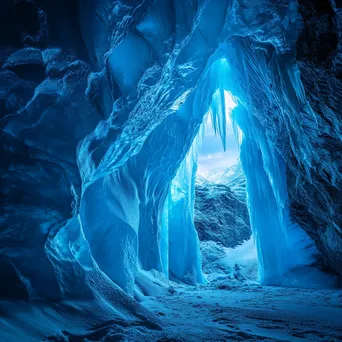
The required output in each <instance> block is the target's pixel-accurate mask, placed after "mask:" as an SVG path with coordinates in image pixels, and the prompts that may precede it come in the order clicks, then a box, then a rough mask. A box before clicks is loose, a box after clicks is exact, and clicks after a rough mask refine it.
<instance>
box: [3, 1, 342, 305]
mask: <svg viewBox="0 0 342 342" xmlns="http://www.w3.org/2000/svg"><path fill="white" fill-rule="evenodd" d="M37 3H38V4H39V5H37V6H36V5H32V4H31V2H30V3H29V4H28V6H31V5H32V8H31V10H32V18H31V16H30V18H29V19H34V20H36V22H34V23H33V24H32V25H31V26H30V27H28V31H27V32H26V31H25V32H26V33H27V35H25V37H24V38H25V42H24V43H23V42H22V41H21V37H19V36H16V34H17V33H16V32H13V37H12V36H11V35H8V37H7V38H6V39H7V40H8V41H9V44H10V49H5V50H6V52H5V54H4V55H3V57H2V59H1V77H2V79H3V80H4V82H3V84H4V87H2V86H3V84H2V85H1V94H0V95H1V110H2V111H3V112H4V117H3V119H2V121H1V122H2V125H3V126H2V131H1V139H2V142H3V144H2V149H3V150H2V152H3V153H2V156H3V159H4V167H3V169H2V174H1V176H2V178H3V180H4V182H3V194H4V195H5V196H4V203H3V206H2V208H3V209H4V210H3V212H1V224H2V234H1V237H0V239H1V257H2V259H1V261H0V262H1V265H0V266H1V268H4V269H5V270H6V272H5V273H4V275H1V276H2V277H4V278H5V279H6V277H7V275H9V276H10V277H11V284H13V285H16V286H11V287H13V293H11V296H13V297H20V298H22V297H25V298H27V299H29V300H32V299H37V298H58V299H60V298H68V297H77V296H79V297H89V296H93V297H94V296H95V297H96V298H99V297H101V298H106V300H110V301H111V302H112V303H114V304H115V305H116V306H119V304H118V301H117V298H118V297H119V298H120V305H121V307H124V306H125V304H127V303H128V302H129V303H130V305H131V304H132V301H128V299H127V296H126V295H124V294H123V291H122V289H123V290H124V291H126V293H129V294H130V295H132V294H133V291H134V284H135V280H136V275H137V273H138V272H139V269H145V270H149V269H156V270H157V271H160V272H164V273H165V274H166V275H168V274H171V273H173V274H174V275H175V276H177V277H178V278H180V279H182V280H183V281H188V280H189V279H190V278H191V279H192V281H201V280H202V279H201V278H202V277H201V272H200V270H199V266H198V265H199V263H198V253H197V252H196V250H197V249H196V248H194V246H196V241H195V238H194V236H193V235H192V236H191V238H189V239H187V240H186V241H185V240H183V241H182V243H183V246H182V250H183V251H185V250H187V253H184V255H187V256H186V258H187V259H186V260H187V264H186V267H184V268H182V267H179V266H180V265H179V263H178V262H179V260H177V259H174V258H173V257H172V253H173V252H172V251H171V250H172V248H173V247H172V248H171V250H170V249H169V246H170V243H169V241H168V240H167V236H169V235H168V234H165V231H166V229H164V228H163V227H166V224H165V222H166V221H167V215H164V213H165V207H166V205H165V201H166V198H168V194H169V189H170V184H171V181H172V179H174V177H175V176H176V174H177V170H178V169H179V168H180V166H181V164H182V161H183V160H184V158H185V156H186V154H187V153H188V151H189V149H190V147H191V145H192V143H193V140H194V138H195V136H196V135H197V133H198V130H199V127H200V125H201V122H202V119H203V115H204V114H205V113H206V112H207V110H208V108H209V107H210V105H211V101H212V94H213V93H214V92H215V91H216V90H217V89H219V90H220V92H222V91H224V90H225V89H229V90H231V91H232V92H233V93H234V94H236V96H237V97H238V98H239V99H240V101H241V106H240V105H239V108H241V111H240V112H239V115H237V116H236V122H237V123H238V125H239V126H241V129H242V131H243V132H244V138H245V141H244V143H243V146H242V149H243V150H244V151H249V152H250V153H249V154H248V155H247V154H246V158H245V160H246V162H245V165H246V167H248V163H252V165H253V167H254V165H255V166H256V170H257V171H258V178H257V179H254V178H253V177H254V176H255V175H254V174H252V175H251V178H250V180H251V181H250V184H252V185H250V191H251V194H253V196H254V197H253V196H252V198H251V201H253V198H254V199H255V198H260V197H262V196H266V194H267V196H268V197H269V198H270V202H269V206H270V208H275V209H274V211H275V212H276V213H277V215H276V217H275V218H274V220H276V221H275V222H274V224H278V223H279V226H278V227H279V229H277V230H275V231H274V232H273V233H275V234H277V235H276V236H277V239H278V240H281V241H280V242H281V248H280V249H279V250H275V251H274V252H275V253H276V256H277V257H276V258H275V260H276V261H275V263H274V264H273V263H269V257H270V255H271V254H270V253H268V254H265V255H264V256H263V257H264V260H263V265H264V266H263V267H264V269H265V271H264V272H263V273H262V272H261V273H262V274H263V276H264V279H265V281H267V282H268V281H272V282H277V283H278V282H279V281H281V279H280V278H282V276H283V273H284V272H286V270H287V268H288V267H290V266H291V265H295V264H297V263H298V262H299V260H300V259H298V260H295V262H293V261H291V262H290V264H291V265H283V266H281V267H280V266H279V265H278V264H279V263H281V262H284V260H283V257H284V256H286V255H288V254H287V251H288V250H289V249H290V251H291V248H292V247H291V246H292V245H293V244H291V243H290V242H289V243H285V236H286V237H287V240H286V241H291V239H292V238H290V237H291V236H292V237H293V238H294V237H296V236H297V237H298V236H299V235H298V234H297V233H295V234H292V233H290V231H293V232H298V231H299V230H298V226H296V225H295V224H294V225H290V224H288V222H291V221H292V219H288V210H287V209H286V208H288V207H289V205H288V199H290V207H291V208H290V209H291V218H292V217H293V218H294V219H295V220H294V221H297V222H299V223H300V224H301V226H302V227H303V228H305V230H306V231H307V232H308V233H309V234H310V237H311V238H312V239H314V240H315V242H316V244H317V246H318V248H319V250H320V251H321V252H322V253H323V255H324V257H325V260H326V262H327V263H328V264H329V265H330V267H331V268H332V269H333V270H335V271H336V272H340V273H341V272H342V271H341V262H340V261H341V255H342V252H341V247H340V246H341V234H340V230H339V228H338V227H339V226H340V225H339V222H340V217H341V215H340V211H339V210H338V209H339V205H340V203H339V201H338V200H335V198H334V196H333V195H331V194H340V192H339V191H340V190H339V189H340V182H341V181H340V173H339V172H338V167H339V165H338V163H336V162H335V161H334V154H333V152H332V150H334V148H331V147H330V143H331V141H332V143H333V146H340V145H339V143H338V141H340V138H339V137H340V133H339V131H338V129H337V128H338V122H339V121H338V117H337V116H336V112H338V110H336V109H334V108H333V109H331V108H329V107H327V106H326V105H322V108H319V106H317V105H316V108H315V111H314V110H313V109H312V108H311V106H310V104H309V102H308V100H307V98H306V95H307V94H306V92H305V90H307V89H304V87H303V84H302V80H301V77H300V72H299V71H300V68H299V67H298V65H297V62H296V56H295V55H296V53H295V52H296V43H297V42H299V43H301V42H300V39H299V35H300V32H301V31H302V29H303V20H302V18H301V17H300V15H299V11H298V2H297V1H295V0H284V1H280V2H274V1H269V0H262V1H252V0H250V1H248V6H247V8H246V5H245V2H243V1H237V0H236V1H221V0H206V1H202V0H198V1H186V2H184V1H180V0H172V1H171V0H167V1H148V0H146V1H125V0H123V1H111V0H100V1H91V0H82V1H81V0H80V1H75V0H74V1H72V0H70V1H62V3H63V5H64V6H61V8H60V9H59V11H57V9H56V7H58V6H57V5H56V4H54V2H37ZM304 5H305V4H304ZM40 7H41V8H40ZM56 11H57V12H56ZM56 13H58V15H56ZM66 13H67V14H68V15H64V14H66ZM59 18H63V19H62V20H63V25H60V22H59V21H58V19H59ZM47 19H48V20H47ZM309 19H310V20H311V18H309ZM313 19H315V18H313ZM313 21H314V20H313ZM209 23H210V24H209ZM20 25H22V23H21V24H20ZM307 25H309V26H310V23H308V22H307ZM8 26H10V25H8ZM323 26H324V27H322V29H327V28H329V27H330V26H329V25H323ZM20 27H21V26H20ZM31 31H32V32H31ZM308 31H309V32H310V30H308ZM48 32H49V34H48ZM12 38H13V39H14V40H13V41H11V39H12ZM336 39H337V38H336ZM308 48H310V47H308ZM313 50H315V49H313ZM329 51H334V47H333V46H332V48H331V49H330V50H329ZM313 52H315V51H313ZM318 52H319V53H318V56H316V57H317V59H319V60H320V58H321V55H320V52H321V51H318ZM133 56H139V58H133ZM222 58H226V60H227V61H228V64H227V65H225V66H224V65H223V66H222V65H221V66H222V67H224V68H231V69H232V71H231V72H230V73H229V74H228V76H227V77H222V68H221V67H220V68H218V65H219V64H217V63H216V62H217V61H221V60H222ZM332 64H333V63H332ZM313 65H314V64H313ZM311 69H314V67H312V66H311V64H310V65H309V70H311ZM37 70H38V72H37ZM228 71H229V70H228ZM315 72H316V71H315ZM307 74H309V76H307V78H308V79H310V72H308V73H307ZM233 81H234V82H233ZM318 95H320V94H318ZM221 98H222V96H221ZM310 98H311V103H314V100H313V99H315V98H316V96H315V94H312V95H311V96H310ZM318 98H319V96H318ZM323 100H324V98H323ZM322 102H324V101H322ZM333 104H334V106H336V108H338V104H339V101H338V100H336V98H335V100H334V103H333ZM223 106H224V104H221V105H220V106H218V107H217V110H220V108H223ZM243 108H244V109H243ZM334 110H335V111H334ZM316 111H319V115H318V114H317V113H316ZM215 115H216V114H215ZM217 117H220V118H221V120H219V121H218V122H217V127H218V130H219V131H220V132H221V134H224V118H223V117H222V116H220V115H219V114H218V115H217ZM322 118H323V119H322ZM326 121H327V122H329V123H331V124H329V125H326ZM336 123H337V124H336ZM331 127H333V128H331ZM322 132H323V133H322ZM330 137H333V139H330ZM327 142H329V143H327ZM327 145H328V147H327ZM317 146H318V147H317ZM322 156H323V157H324V158H323V159H324V160H325V163H324V165H321V159H322V158H321V157H322ZM250 158H254V159H253V162H252V161H251V159H250ZM246 172H247V173H248V170H247V171H246ZM285 175H286V177H287V179H286V182H285V179H284V177H285ZM253 179H254V180H253ZM260 183H262V184H265V187H264V188H263V189H261V190H262V191H259V188H260V186H259V187H258V185H260ZM253 184H254V185H253ZM286 184H287V190H288V196H287V194H286ZM302 184H304V185H303V186H302ZM38 185H39V186H38ZM314 197H317V198H318V199H317V200H313V199H312V198H314ZM335 197H337V196H335ZM307 203H310V206H308V205H307ZM169 204H170V203H169ZM261 209H262V210H265V208H261ZM270 210H271V209H269V210H268V212H269V211H270ZM336 213H337V214H336ZM171 214H172V213H171ZM302 214H303V215H302ZM335 214H336V217H335ZM171 216H172V215H171ZM187 217H188V218H189V219H190V218H191V214H189V215H188V216H187ZM302 217H305V219H302ZM188 218H187V222H189V220H188ZM307 218H308V219H307ZM169 222H170V217H169ZM255 222H256V227H257V226H258V222H260V215H255ZM271 225H273V223H272V222H269V226H271ZM187 226H188V227H189V234H191V233H190V232H191V229H190V228H191V225H187ZM285 226H286V229H285ZM316 226H317V227H318V228H316ZM169 228H170V227H169ZM292 228H293V229H292ZM258 230H259V228H258ZM262 232H263V231H261V233H260V238H262ZM169 233H170V232H169ZM189 236H190V235H189ZM283 237H284V240H283ZM265 241H266V240H265ZM273 241H275V238H274V239H273ZM305 241H308V240H307V239H306V238H305ZM260 245H261V243H260ZM267 245H269V244H267ZM304 245H305V244H304V243H303V244H299V246H304ZM289 246H290V247H289ZM188 247H189V248H188ZM187 248H188V249H187ZM273 248H274V246H273ZM262 249H263V250H264V251H271V249H267V248H262ZM189 255H190V256H189ZM170 256H171V259H172V260H173V261H171V263H170V262H169V261H170ZM299 256H303V255H302V254H301V253H299V254H298V257H299ZM37 260H39V263H37ZM302 260H304V261H305V262H306V260H308V259H307V258H306V256H305V255H304V256H303V259H302ZM174 261H175V263H173V262H174ZM182 261H183V259H182ZM171 264H173V266H171ZM273 266H274V267H273ZM278 266H279V267H278ZM269 267H272V270H277V272H275V273H274V274H271V273H272V272H273V271H272V272H271V273H268V271H267V270H270V268H269ZM291 267H292V266H291ZM278 271H279V272H278ZM269 274H271V275H270V276H269ZM3 282H4V281H3ZM120 288H121V289H120ZM24 289H25V290H24ZM118 294H120V295H118ZM6 295H7V294H6ZM113 298H114V299H115V300H116V301H115V300H114V299H113ZM127 301H128V302H127ZM132 305H133V304H132Z"/></svg>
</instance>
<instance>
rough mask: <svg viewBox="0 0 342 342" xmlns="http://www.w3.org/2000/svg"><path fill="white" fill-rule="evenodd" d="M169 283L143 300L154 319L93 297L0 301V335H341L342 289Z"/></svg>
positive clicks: (12, 341)
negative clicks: (130, 315)
mask: <svg viewBox="0 0 342 342" xmlns="http://www.w3.org/2000/svg"><path fill="white" fill-rule="evenodd" d="M172 289H174V291H170V290H169V291H168V292H167V293H165V294H163V295H160V296H156V297H152V296H150V297H145V300H144V301H143V302H142V304H143V305H144V306H145V307H146V308H147V309H149V310H151V311H152V312H153V313H155V315H156V316H158V317H159V320H158V319H157V320H156V321H159V322H158V323H159V325H155V324H151V322H150V321H146V320H145V319H139V318H137V319H136V320H133V321H132V320H131V321H128V320H127V319H122V318H121V319H120V318H115V315H113V313H111V312H110V311H111V310H107V312H105V311H103V308H102V309H101V310H99V309H98V307H96V304H94V303H86V302H83V303H77V302H75V303H74V304H71V303H69V304H68V305H66V304H63V305H60V304H53V303H51V304H50V305H48V304H42V303H36V304H32V305H29V304H25V305H23V303H20V302H14V303H13V302H12V303H11V304H10V305H8V303H7V305H4V303H1V302H0V341H1V342H17V341H21V342H22V341H28V342H33V341H56V342H89V341H103V342H109V341H128V342H134V341H146V342H157V341H158V342H167V341H168V342H175V341H184V342H191V341H194V342H196V341H215V342H218V341H329V342H334V341H342V291H332V290H308V289H295V288H275V287H260V286H256V285H255V286H254V285H253V286H239V287H237V286H236V287H235V286H234V287H230V286H229V285H222V286H220V288H216V289H215V288H214V287H213V286H212V285H206V286H203V287H202V288H197V289H195V288H193V287H189V286H184V285H183V286H176V287H175V288H172ZM100 313H102V314H100Z"/></svg>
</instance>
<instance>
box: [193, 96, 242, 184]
mask: <svg viewBox="0 0 342 342" xmlns="http://www.w3.org/2000/svg"><path fill="white" fill-rule="evenodd" d="M225 102H226V107H227V140H226V142H227V144H226V146H227V149H226V151H225V152H224V150H223V145H222V141H221V137H220V136H217V135H216V134H215V131H214V129H213V126H212V122H211V116H210V115H208V119H207V123H206V127H205V134H204V138H203V143H202V149H201V152H200V154H199V156H198V171H197V173H198V174H199V175H201V176H203V177H205V178H207V177H208V175H209V174H210V173H211V172H212V171H214V170H215V169H218V168H228V167H230V166H232V165H234V164H236V163H237V160H238V158H239V149H238V143H237V141H236V139H235V136H234V132H233V127H232V123H231V120H230V112H231V110H232V108H234V107H235V106H236V103H235V102H234V100H233V99H232V97H231V95H230V93H228V92H225Z"/></svg>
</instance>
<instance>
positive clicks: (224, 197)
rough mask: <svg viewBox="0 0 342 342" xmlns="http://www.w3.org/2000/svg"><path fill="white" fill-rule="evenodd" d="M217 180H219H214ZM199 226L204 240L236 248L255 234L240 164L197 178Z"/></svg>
mask: <svg viewBox="0 0 342 342" xmlns="http://www.w3.org/2000/svg"><path fill="white" fill-rule="evenodd" d="M213 180H215V181H213ZM195 227H196V229H197V232H198V235H199V239H200V240H201V241H215V242H218V243H220V244H222V245H223V246H225V247H232V248H233V247H236V246H238V245H241V244H242V243H243V242H244V241H246V240H248V239H250V237H251V234H252V232H251V227H250V222H249V214H248V210H247V204H246V192H245V178H244V175H243V172H242V168H241V166H240V165H234V166H233V167H231V168H227V169H224V170H222V171H219V170H218V171H217V172H216V173H214V174H212V175H211V177H210V180H209V179H207V178H204V177H203V176H198V177H197V179H196V200H195Z"/></svg>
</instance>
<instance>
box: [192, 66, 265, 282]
mask: <svg viewBox="0 0 342 342" xmlns="http://www.w3.org/2000/svg"><path fill="white" fill-rule="evenodd" d="M221 63H226V60H225V61H224V62H222V61H221ZM221 96H223V101H224V106H222V107H221V108H220V111H222V110H223V111H224V113H217V114H218V115H216V116H215V115H214V113H213V109H212V107H211V108H210V109H209V111H208V113H207V114H206V115H205V117H204V120H203V124H202V127H201V129H200V132H199V135H201V143H200V147H199V152H198V159H197V172H196V181H195V212H194V223H195V227H196V230H197V233H198V237H199V240H200V250H201V256H202V270H203V273H204V275H205V277H206V279H207V280H208V281H209V282H210V283H212V284H215V283H218V282H222V281H228V282H230V283H232V284H236V285H237V286H239V285H240V286H241V285H245V284H254V283H258V281H259V278H258V266H257V250H256V245H255V241H254V238H253V233H252V229H251V226H250V220H249V213H248V207H247V193H246V178H245V174H244V171H243V168H242V165H241V161H240V144H241V139H242V132H241V130H240V129H239V127H238V126H237V125H236V124H235V123H234V122H233V118H232V114H233V112H234V109H235V108H236V107H237V106H238V102H239V99H237V98H236V97H235V96H234V95H233V94H232V93H231V92H230V91H228V90H226V89H224V90H223V92H222V93H221V92H220V90H219V89H218V90H217V91H216V92H215V93H214V94H213V103H214V104H217V103H220V102H221V99H220V97H221ZM222 119H223V120H224V121H225V122H224V124H223V125H221V126H220V120H221V121H222Z"/></svg>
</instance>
